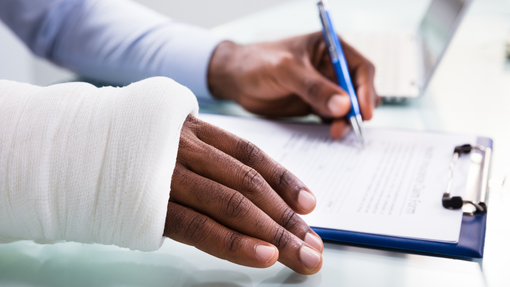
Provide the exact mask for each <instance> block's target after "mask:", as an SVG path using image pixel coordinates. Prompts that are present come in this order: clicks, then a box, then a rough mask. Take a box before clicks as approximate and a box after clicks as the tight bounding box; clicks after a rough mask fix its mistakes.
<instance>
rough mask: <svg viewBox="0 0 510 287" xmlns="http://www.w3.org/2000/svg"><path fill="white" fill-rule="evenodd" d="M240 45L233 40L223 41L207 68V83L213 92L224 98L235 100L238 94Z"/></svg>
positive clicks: (215, 95)
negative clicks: (238, 55)
mask: <svg viewBox="0 0 510 287" xmlns="http://www.w3.org/2000/svg"><path fill="white" fill-rule="evenodd" d="M240 48H241V46H240V45H238V44H236V43H234V42H231V41H224V42H221V43H220V44H219V45H218V46H216V49H215V50H214V52H213V54H212V56H211V60H210V61H209V67H208V69H207V85H208V87H209V91H210V92H211V94H212V95H213V96H214V97H215V98H217V99H222V100H235V95H236V94H238V92H237V91H238V90H239V88H238V84H237V80H236V71H235V70H236V68H235V63H236V60H235V58H236V55H237V53H238V51H239V49H240Z"/></svg>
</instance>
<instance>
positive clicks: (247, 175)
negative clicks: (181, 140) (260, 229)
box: [177, 143, 324, 252]
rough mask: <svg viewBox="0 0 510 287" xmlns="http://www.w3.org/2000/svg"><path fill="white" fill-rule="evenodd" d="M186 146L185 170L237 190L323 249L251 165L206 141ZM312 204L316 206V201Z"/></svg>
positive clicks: (180, 159) (294, 232)
mask: <svg viewBox="0 0 510 287" xmlns="http://www.w3.org/2000/svg"><path fill="white" fill-rule="evenodd" d="M185 146H186V145H185V144H182V145H181V146H180V153H179V158H178V161H179V162H180V163H182V164H184V165H185V167H186V168H187V169H189V170H191V171H193V172H194V173H196V174H198V175H201V176H203V177H205V178H208V179H211V180H213V181H215V182H218V183H221V184H222V185H224V186H226V187H229V188H231V189H233V190H236V191H238V192H240V193H241V194H242V195H244V196H245V197H246V198H248V199H249V200H250V201H251V202H253V203H254V204H255V205H256V206H257V207H259V208H260V209H261V210H262V211H263V212H264V213H266V214H267V215H269V217H271V218H272V219H273V220H274V221H275V222H276V223H278V224H279V225H280V226H282V227H283V228H285V229H287V230H288V231H290V232H291V233H293V234H294V235H296V236H297V237H298V238H299V239H301V240H304V241H305V242H307V243H308V244H310V245H311V246H312V247H314V248H315V249H316V250H318V251H320V252H322V251H323V248H324V245H323V243H322V240H321V239H320V237H319V236H318V235H317V234H316V233H315V232H314V231H313V230H312V229H311V228H310V227H309V226H308V224H306V223H305V222H304V221H303V219H301V217H299V216H297V215H296V213H295V212H294V210H292V209H291V208H290V207H289V205H288V204H287V203H286V202H285V201H284V200H283V199H282V198H281V197H280V196H279V195H278V194H277V193H276V192H275V191H274V190H273V189H272V188H271V186H269V184H268V183H267V182H266V181H265V179H264V178H263V177H262V176H261V175H260V173H258V172H257V171H256V170H255V169H254V168H252V167H249V166H247V165H244V164H242V163H241V162H240V161H238V160H236V159H234V158H233V157H231V156H230V155H227V154H225V153H223V152H222V151H220V150H218V149H216V148H214V147H212V146H210V145H207V144H205V143H202V144H199V147H196V148H194V149H193V150H189V149H187V148H186V147H185ZM181 157H182V158H181ZM213 163H214V164H213ZM177 172H178V170H177ZM307 193H308V192H307ZM313 205H314V206H315V201H314V202H313ZM305 212H306V211H305Z"/></svg>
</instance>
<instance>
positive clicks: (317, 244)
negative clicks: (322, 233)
mask: <svg viewBox="0 0 510 287" xmlns="http://www.w3.org/2000/svg"><path fill="white" fill-rule="evenodd" d="M305 242H306V243H308V244H309V245H310V246H312V247H313V248H315V249H316V250H317V251H319V252H322V249H323V248H324V244H323V243H322V240H321V239H320V238H319V237H318V236H316V235H314V234H312V233H307V234H306V236H305Z"/></svg>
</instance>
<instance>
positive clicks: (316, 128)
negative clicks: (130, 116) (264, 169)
mask: <svg viewBox="0 0 510 287" xmlns="http://www.w3.org/2000/svg"><path fill="white" fill-rule="evenodd" d="M200 118H201V119H202V120H205V121H207V122H209V123H211V124H214V125H217V126H219V127H221V128H223V129H225V130H227V131H229V132H231V133H234V134H236V135H238V136H240V137H242V138H245V139H247V140H249V141H251V142H252V143H254V144H256V145H257V146H258V147H260V148H261V149H262V150H264V151H265V152H266V153H267V154H268V155H269V156H271V157H272V158H274V159H275V160H277V161H278V162H279V163H280V164H282V165H283V166H285V167H286V168H287V169H289V170H290V171H291V172H292V173H294V174H295V175H296V176H298V177H299V178H300V179H301V180H302V181H303V182H304V183H305V184H306V185H307V186H308V187H309V188H310V190H311V191H312V192H313V193H314V194H315V196H316V198H317V207H316V209H315V211H314V212H312V214H310V215H307V216H303V218H304V219H305V221H306V222H307V223H308V224H309V225H310V226H315V227H323V228H331V229H340V230H348V231H355V232H364V233H371V234H379V235H387V236H396V237H405V238H415V239H422V240H430V241H438V242H448V243H457V242H458V240H459V235H460V228H461V223H462V211H460V210H458V211H452V210H447V209H444V208H443V207H442V204H441V199H442V194H443V193H444V191H445V190H446V185H447V181H448V170H449V164H450V162H451V160H452V157H453V149H454V147H455V146H458V145H463V144H466V143H470V144H475V143H476V137H475V136H464V135H451V134H440V133H426V132H415V131H405V130H392V129H367V130H366V134H365V137H366V142H367V145H366V147H365V148H364V149H361V148H360V147H359V146H358V144H357V141H356V138H355V137H354V135H353V134H351V135H349V136H347V137H345V138H344V139H341V140H332V139H331V138H330V137H329V127H328V126H325V125H314V124H296V123H281V122H272V121H266V120H261V119H245V118H236V117H228V116H218V115H206V114H201V115H200ZM469 164H470V157H460V158H459V162H458V163H457V165H456V170H455V175H454V181H453V187H452V196H454V195H460V196H462V195H464V193H465V190H466V178H467V176H468V172H469Z"/></svg>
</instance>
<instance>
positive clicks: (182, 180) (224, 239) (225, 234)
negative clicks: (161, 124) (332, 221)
mask: <svg viewBox="0 0 510 287" xmlns="http://www.w3.org/2000/svg"><path fill="white" fill-rule="evenodd" d="M315 204H316V201H315V197H314V196H313V194H312V193H311V192H310V191H309V190H308V189H307V187H306V186H305V185H304V184H303V183H302V182H301V181H300V180H299V179H298V178H296V177H295V176H294V175H293V174H291V173H290V172H289V171H287V170H286V169H285V168H283V167H282V166H281V165H279V164H278V163H276V162H275V161H274V160H273V159H271V158H270V157H268V156H267V155H266V154H265V153H264V152H262V151H261V150H260V149H259V148H257V147H256V146H255V145H253V144H251V143H250V142H248V141H246V140H243V139H241V138H238V137H236V136H234V135H232V134H230V133H228V132H226V131H224V130H222V129H220V128H218V127H215V126H212V125H210V124H207V123H205V122H203V121H200V120H198V119H197V118H195V117H193V116H189V117H188V118H187V119H186V121H185V123H184V125H183V128H182V132H181V138H180V143H179V150H178V156H177V163H176V167H175V170H174V174H173V178H172V185H171V192H170V201H169V203H168V213H167V220H166V225H165V232H164V236H167V237H169V238H172V239H174V240H177V241H179V242H182V243H185V244H189V245H192V246H195V247H196V248H198V249H200V250H202V251H204V252H207V253H209V254H211V255H214V256H216V257H219V258H222V259H226V260H228V261H231V262H234V263H237V264H241V265H245V266H251V267H259V268H261V267H268V266H271V265H273V264H274V263H275V262H276V261H277V260H278V261H280V262H281V263H283V264H284V265H286V266H288V267H290V268H291V269H293V270H294V271H296V272H298V273H301V274H314V273H316V272H318V271H319V270H320V269H321V267H322V255H321V253H322V250H323V243H322V241H321V239H320V238H319V237H318V236H317V234H316V233H315V232H314V231H313V230H312V229H310V227H309V226H308V225H307V224H306V223H305V222H304V221H303V220H302V219H301V218H300V217H299V216H298V215H297V214H296V213H299V214H307V213H310V212H311V211H312V210H313V209H314V208H315Z"/></svg>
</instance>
